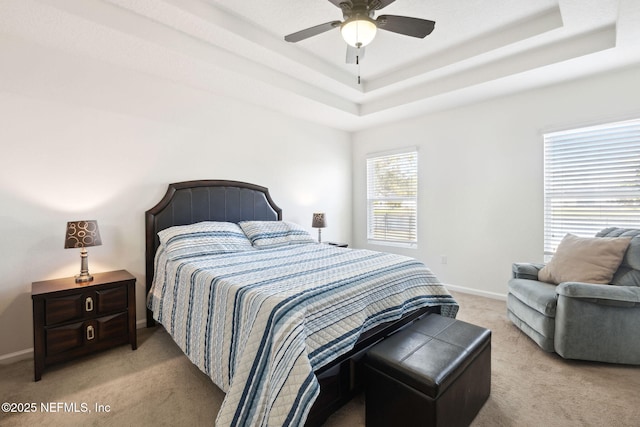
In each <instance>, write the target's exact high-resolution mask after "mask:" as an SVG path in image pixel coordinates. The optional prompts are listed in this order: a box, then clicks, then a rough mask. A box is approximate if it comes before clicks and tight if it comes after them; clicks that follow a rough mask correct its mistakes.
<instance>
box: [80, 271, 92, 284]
mask: <svg viewBox="0 0 640 427" xmlns="http://www.w3.org/2000/svg"><path fill="white" fill-rule="evenodd" d="M92 280H93V276H92V275H90V274H89V273H80V274H78V275H76V283H86V282H90V281H92Z"/></svg>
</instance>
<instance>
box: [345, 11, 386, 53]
mask: <svg viewBox="0 0 640 427" xmlns="http://www.w3.org/2000/svg"><path fill="white" fill-rule="evenodd" d="M377 30H378V27H377V26H376V23H375V21H374V20H373V19H371V18H369V17H362V16H355V17H353V18H350V19H347V20H346V21H344V23H343V24H342V25H341V26H340V33H341V34H342V38H343V39H344V41H345V42H347V44H348V45H351V46H353V47H365V46H366V45H368V44H369V43H371V41H372V40H373V39H374V38H375V36H376V31H377Z"/></svg>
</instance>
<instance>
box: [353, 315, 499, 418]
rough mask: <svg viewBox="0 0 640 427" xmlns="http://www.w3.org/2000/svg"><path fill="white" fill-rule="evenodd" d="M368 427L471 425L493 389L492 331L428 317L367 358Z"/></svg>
mask: <svg viewBox="0 0 640 427" xmlns="http://www.w3.org/2000/svg"><path fill="white" fill-rule="evenodd" d="M365 375H366V383H365V384H366V385H365V402H366V425H367V427H371V426H374V427H375V426H400V425H401V426H446V427H452V426H468V425H469V424H470V423H471V421H473V419H474V417H475V416H476V415H477V414H478V411H480V408H482V405H484V403H485V402H486V400H487V399H488V397H489V393H490V390H491V331H490V330H488V329H485V328H481V327H479V326H476V325H472V324H470V323H466V322H462V321H460V320H455V319H451V318H448V317H442V316H440V315H437V314H430V315H427V316H425V317H423V318H422V319H419V320H417V321H416V322H414V323H413V324H412V325H411V326H408V327H407V328H405V329H403V330H402V331H400V332H397V333H395V334H394V335H391V336H390V337H388V338H386V339H385V340H383V341H381V342H380V343H378V344H376V345H374V346H373V347H372V348H371V350H369V352H368V353H367V357H366V359H365Z"/></svg>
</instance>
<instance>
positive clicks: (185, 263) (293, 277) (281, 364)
mask: <svg viewBox="0 0 640 427" xmlns="http://www.w3.org/2000/svg"><path fill="white" fill-rule="evenodd" d="M435 305H439V306H441V310H442V314H443V315H446V316H451V317H454V316H455V315H456V312H457V310H458V305H457V304H456V302H455V301H454V299H453V298H452V297H451V295H450V294H449V293H448V292H447V290H446V289H445V288H444V287H443V286H442V285H441V284H440V283H439V281H438V280H437V278H436V277H435V276H434V275H433V273H431V271H430V270H429V269H427V268H426V267H425V266H424V264H422V263H420V262H418V261H416V260H414V259H412V258H407V257H403V256H399V255H392V254H386V253H381V252H372V251H367V250H352V249H342V248H336V247H333V246H329V245H323V244H317V243H315V244H297V245H290V246H285V247H280V248H275V249H261V250H258V249H254V250H249V251H245V252H238V253H231V254H229V253H227V254H217V255H207V256H194V257H188V258H181V259H174V260H169V259H168V258H167V256H166V254H165V253H164V251H163V249H162V247H161V248H160V249H159V251H158V253H157V255H156V266H155V275H154V283H153V287H152V289H151V291H150V293H149V296H148V306H149V308H151V310H153V316H154V318H155V319H156V320H157V321H158V322H160V323H161V324H162V325H163V326H164V327H165V328H166V330H167V331H168V332H169V333H170V334H171V336H172V337H173V339H174V341H175V342H176V343H177V344H178V345H179V346H180V347H181V348H182V350H183V351H184V353H185V354H186V355H187V356H188V357H189V359H190V360H191V361H192V362H193V363H194V364H195V365H197V366H198V367H199V368H200V369H201V370H202V371H203V372H205V373H206V374H207V375H208V376H209V377H211V379H212V380H213V382H214V383H215V384H216V385H217V386H218V387H220V388H221V389H222V390H223V391H224V392H225V393H226V397H225V399H224V401H223V403H222V406H221V408H220V412H219V413H218V417H217V420H216V424H217V425H218V426H228V425H233V426H248V425H255V426H265V425H269V426H286V425H293V426H298V425H302V424H304V421H305V419H306V416H307V414H308V412H309V409H310V408H311V405H312V404H313V402H314V400H315V398H316V397H317V395H318V393H319V385H318V382H317V380H316V378H315V376H314V370H316V369H318V368H320V367H322V366H324V365H325V364H327V363H329V362H331V361H332V360H334V359H335V358H337V357H338V356H340V355H342V354H344V353H346V352H348V351H349V350H350V349H351V348H352V347H353V345H354V343H355V342H356V341H357V339H358V337H359V335H360V334H361V333H362V332H364V331H366V330H368V329H370V328H372V327H375V326H377V325H379V324H381V323H384V322H387V321H390V320H394V319H398V318H400V317H401V316H402V315H403V314H405V313H407V312H409V311H412V310H414V309H416V308H420V307H424V306H435Z"/></svg>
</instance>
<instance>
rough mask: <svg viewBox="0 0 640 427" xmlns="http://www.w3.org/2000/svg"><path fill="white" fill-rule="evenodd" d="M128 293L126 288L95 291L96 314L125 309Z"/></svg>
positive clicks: (119, 287)
mask: <svg viewBox="0 0 640 427" xmlns="http://www.w3.org/2000/svg"><path fill="white" fill-rule="evenodd" d="M127 300H128V293H127V287H126V286H118V287H117V288H111V289H102V290H98V291H96V309H97V314H99V315H100V314H104V313H113V312H114V311H121V310H126V309H127Z"/></svg>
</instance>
